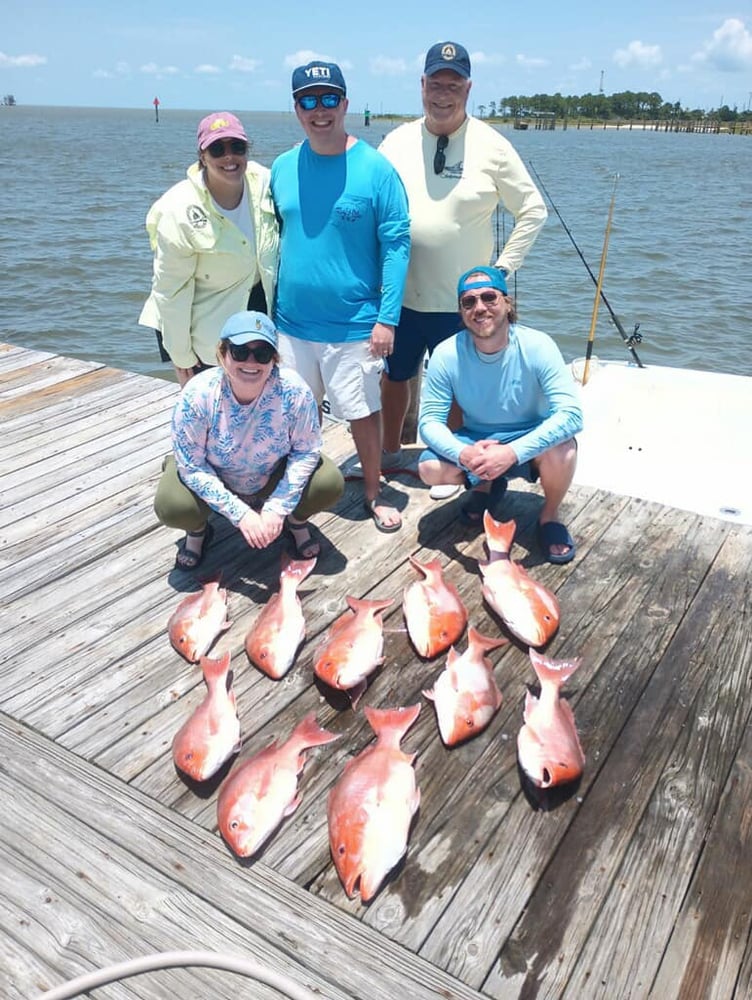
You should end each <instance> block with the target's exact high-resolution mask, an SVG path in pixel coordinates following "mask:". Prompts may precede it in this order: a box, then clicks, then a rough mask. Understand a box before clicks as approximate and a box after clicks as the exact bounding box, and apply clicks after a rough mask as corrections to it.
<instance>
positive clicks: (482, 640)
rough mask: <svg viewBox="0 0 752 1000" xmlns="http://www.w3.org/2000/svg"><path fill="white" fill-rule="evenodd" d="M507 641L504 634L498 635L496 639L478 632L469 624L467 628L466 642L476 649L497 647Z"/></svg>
mask: <svg viewBox="0 0 752 1000" xmlns="http://www.w3.org/2000/svg"><path fill="white" fill-rule="evenodd" d="M508 643H509V639H507V638H505V636H503V635H502V636H499V637H498V638H497V639H493V638H491V636H488V635H481V634H480V632H479V631H478V630H477V629H476V628H473V626H472V625H471V626H470V628H469V629H468V630H467V644H468V646H475V647H476V648H478V649H482V650H484V652H485V651H490V650H492V649H498V647H499V646H506V645H507V644H508Z"/></svg>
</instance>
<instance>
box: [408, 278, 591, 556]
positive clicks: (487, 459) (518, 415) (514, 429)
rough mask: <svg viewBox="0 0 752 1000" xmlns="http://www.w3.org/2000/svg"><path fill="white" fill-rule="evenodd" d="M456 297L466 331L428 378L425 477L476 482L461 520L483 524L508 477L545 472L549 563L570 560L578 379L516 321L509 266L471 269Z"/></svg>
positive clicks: (541, 534)
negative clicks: (457, 422) (569, 499)
mask: <svg viewBox="0 0 752 1000" xmlns="http://www.w3.org/2000/svg"><path fill="white" fill-rule="evenodd" d="M457 293H458V296H459V308H460V318H461V320H462V323H463V325H464V329H463V330H460V332H459V333H457V334H455V335H454V336H453V337H450V338H449V339H448V340H445V341H443V342H442V343H441V344H439V346H438V347H437V348H436V349H435V350H434V352H433V354H432V355H431V358H430V361H429V362H428V371H427V374H426V378H425V381H424V387H423V399H422V404H421V408H420V419H419V424H418V429H419V433H420V436H421V438H422V439H423V441H424V442H425V443H426V445H427V446H428V449H429V450H428V451H425V452H424V453H423V454H422V455H421V459H420V465H419V472H420V477H421V479H422V480H423V482H425V483H427V484H428V485H430V486H436V485H440V484H450V483H454V484H463V483H464V484H465V485H467V486H468V487H470V489H471V492H470V494H469V495H468V497H466V498H465V501H464V503H463V507H462V517H463V520H465V522H466V523H472V524H474V523H482V516H483V511H484V510H485V509H486V507H489V506H490V508H491V513H493V514H494V516H496V514H495V506H496V505H497V504H498V501H499V499H500V498H501V496H503V493H504V491H505V489H506V486H507V480H508V479H510V478H513V477H515V476H522V477H524V478H526V479H528V480H529V481H530V482H534V481H535V480H537V479H538V478H540V483H541V486H542V488H543V495H544V502H543V507H542V509H541V512H540V516H539V518H538V538H539V541H540V544H541V547H542V549H543V552H544V555H545V556H546V558H547V559H548V561H549V562H554V563H565V562H569V561H570V560H571V559H573V558H574V554H575V544H574V541H573V539H572V537H571V535H570V534H569V532H568V531H567V529H566V528H565V526H564V525H563V524H561V523H560V522H559V520H558V516H559V505H560V504H561V502H562V500H563V499H564V497H565V495H566V492H567V490H568V489H569V487H570V485H571V483H572V479H573V477H574V472H575V466H576V463H577V442H576V441H575V438H574V435H575V434H577V432H578V431H580V430H582V409H581V407H580V403H579V399H578V396H577V391H576V388H575V384H574V381H573V379H572V377H571V376H570V374H569V372H568V370H567V368H566V365H565V363H564V359H563V358H562V356H561V352H560V351H559V348H558V347H557V346H556V344H555V343H554V341H553V340H552V339H551V337H549V336H548V334H545V333H541V331H540V330H533V329H532V328H530V327H525V326H521V325H520V324H518V323H517V322H516V318H517V317H516V312H515V308H514V302H513V301H512V299H511V298H510V296H509V293H508V290H507V284H506V281H505V279H504V275H503V274H502V272H501V271H500V270H498V269H497V268H494V267H475V268H473V269H472V270H470V271H467V272H465V274H463V275H462V277H461V278H460V280H459V284H458V286H457ZM452 398H455V399H456V400H457V403H458V405H459V407H460V409H461V411H462V417H463V423H462V427H460V429H459V430H457V431H451V430H450V429H449V427H448V426H447V418H448V416H449V410H450V407H451V404H452Z"/></svg>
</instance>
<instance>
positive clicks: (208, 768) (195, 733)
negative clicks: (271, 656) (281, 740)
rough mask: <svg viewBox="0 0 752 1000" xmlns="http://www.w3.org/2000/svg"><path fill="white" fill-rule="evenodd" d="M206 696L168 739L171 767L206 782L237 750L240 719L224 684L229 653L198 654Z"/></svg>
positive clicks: (227, 670) (226, 678) (227, 672)
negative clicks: (214, 657) (170, 745)
mask: <svg viewBox="0 0 752 1000" xmlns="http://www.w3.org/2000/svg"><path fill="white" fill-rule="evenodd" d="M200 662H201V670H202V672H203V675H204V681H205V682H206V686H207V688H208V691H207V694H206V697H205V698H204V700H203V701H202V702H201V704H200V705H199V706H198V707H197V708H196V709H195V710H194V711H193V713H192V714H191V716H190V717H189V718H188V719H187V720H186V721H185V722H184V723H183V725H182V726H181V727H180V729H179V730H178V731H177V733H176V734H175V738H174V739H173V741H172V759H173V760H174V761H175V767H177V768H178V770H180V771H182V772H183V773H184V774H187V775H188V777H189V778H193V780H194V781H206V780H207V778H211V777H212V775H214V774H216V773H217V771H218V770H219V769H220V767H222V765H223V764H224V762H225V761H226V760H229V758H230V757H231V756H232V755H233V754H234V753H237V751H238V750H239V749H240V722H239V721H238V713H237V708H236V705H235V692H234V691H233V690H232V688H231V687H230V686H229V685H228V678H229V674H230V654H229V652H227V653H225V654H224V655H223V656H221V657H219V659H210V658H209V657H208V656H202V657H201V661H200Z"/></svg>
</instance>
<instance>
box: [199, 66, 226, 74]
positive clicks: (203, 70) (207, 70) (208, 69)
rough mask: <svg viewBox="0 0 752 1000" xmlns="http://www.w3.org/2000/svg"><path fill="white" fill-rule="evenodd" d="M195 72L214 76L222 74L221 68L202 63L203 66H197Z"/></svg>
mask: <svg viewBox="0 0 752 1000" xmlns="http://www.w3.org/2000/svg"><path fill="white" fill-rule="evenodd" d="M193 72H194V73H205V74H212V73H221V72H222V70H221V69H220V68H219V66H212V64H211V63H201V65H200V66H197V67H196V68H195V69H194V71H193Z"/></svg>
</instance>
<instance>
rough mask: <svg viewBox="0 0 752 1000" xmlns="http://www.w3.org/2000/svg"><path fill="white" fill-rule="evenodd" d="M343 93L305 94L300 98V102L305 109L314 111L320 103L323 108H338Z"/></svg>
mask: <svg viewBox="0 0 752 1000" xmlns="http://www.w3.org/2000/svg"><path fill="white" fill-rule="evenodd" d="M341 100H342V94H320V95H319V94H303V96H302V97H299V98H298V104H299V105H300V106H301V108H302V109H303V110H304V111H313V109H314V108H317V107H318V106H319V104H320V105H321V107H322V108H338V107H339V105H340V101H341Z"/></svg>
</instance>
